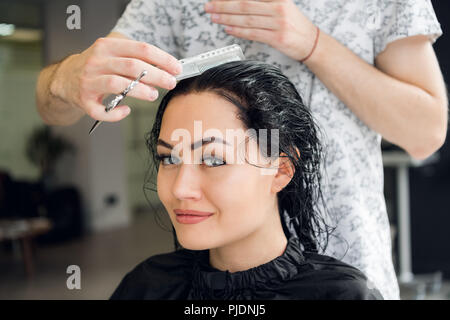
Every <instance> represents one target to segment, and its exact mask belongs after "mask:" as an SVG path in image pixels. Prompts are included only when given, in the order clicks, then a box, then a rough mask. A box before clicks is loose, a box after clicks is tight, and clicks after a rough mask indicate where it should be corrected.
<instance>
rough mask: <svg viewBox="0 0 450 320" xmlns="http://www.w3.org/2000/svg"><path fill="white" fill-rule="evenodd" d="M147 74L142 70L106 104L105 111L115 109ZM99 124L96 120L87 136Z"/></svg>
mask: <svg viewBox="0 0 450 320" xmlns="http://www.w3.org/2000/svg"><path fill="white" fill-rule="evenodd" d="M146 74H147V70H144V71H142V72H141V74H140V75H139V77H137V78H136V80H133V81H132V82H131V83H130V84H129V85H128V87H127V88H126V89H125V90H123V91H122V92H121V93H119V94H118V95H116V96H115V97H114V99H113V100H111V102H109V103H108V105H107V106H106V107H105V111H106V112H109V111H110V110H112V109H114V108H115V107H117V106H118V105H119V103H120V102H121V101H122V100H123V99H124V98H125V96H126V95H127V94H128V92H130V91H131V89H133V88H134V87H135V86H136V85H137V84H138V83H139V81H140V80H141V79H142V77H143V76H145V75H146ZM100 123H102V121H100V120H97V121H95V123H94V125H93V126H92V128H91V130H89V134H91V133H92V132H93V131H94V130H95V128H97V127H98V126H99V125H100Z"/></svg>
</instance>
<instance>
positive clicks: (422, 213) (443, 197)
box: [410, 0, 450, 278]
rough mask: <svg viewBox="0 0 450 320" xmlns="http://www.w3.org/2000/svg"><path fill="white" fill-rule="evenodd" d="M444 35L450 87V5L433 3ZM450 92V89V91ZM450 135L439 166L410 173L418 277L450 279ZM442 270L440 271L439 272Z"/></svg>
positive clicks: (439, 46) (440, 51) (440, 49)
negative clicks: (438, 274) (440, 275)
mask: <svg viewBox="0 0 450 320" xmlns="http://www.w3.org/2000/svg"><path fill="white" fill-rule="evenodd" d="M432 3H433V6H434V9H435V12H436V15H437V17H438V20H439V22H440V23H441V27H442V30H443V32H444V34H443V35H442V36H441V37H440V38H439V39H438V40H437V41H436V43H435V44H434V49H435V51H436V55H437V57H438V59H439V63H440V66H441V68H442V72H443V74H444V78H445V81H446V83H448V81H449V79H450V59H449V58H450V19H449V13H450V1H442V0H434V1H432ZM447 89H448V87H447ZM449 136H450V134H449V132H448V131H447V140H446V142H445V144H444V146H443V147H442V148H441V149H440V150H439V157H440V160H439V162H437V163H436V164H433V165H429V166H425V167H419V168H412V169H410V183H411V189H410V192H411V238H412V258H413V272H414V273H417V274H419V273H428V272H434V271H438V270H441V271H443V272H444V276H445V278H450V142H449V140H450V138H449ZM436 268H439V269H436Z"/></svg>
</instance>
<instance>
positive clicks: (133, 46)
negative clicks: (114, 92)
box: [96, 38, 182, 75]
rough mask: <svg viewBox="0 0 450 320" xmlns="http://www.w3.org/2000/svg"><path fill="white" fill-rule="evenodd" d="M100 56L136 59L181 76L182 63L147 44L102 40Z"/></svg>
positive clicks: (97, 44)
mask: <svg viewBox="0 0 450 320" xmlns="http://www.w3.org/2000/svg"><path fill="white" fill-rule="evenodd" d="M96 50H97V52H98V53H99V55H103V54H105V53H108V54H109V55H112V56H116V57H126V58H135V59H139V60H142V61H144V62H146V63H149V64H152V65H155V66H157V67H158V68H159V69H162V70H165V71H166V72H169V73H171V74H173V75H176V74H179V73H180V72H181V71H182V70H181V68H182V67H181V63H180V62H179V61H178V60H177V59H176V58H175V57H173V56H172V55H170V54H169V53H167V52H165V51H163V50H161V49H159V48H157V47H155V46H153V45H150V44H148V43H145V42H139V41H134V40H128V39H117V38H100V39H98V40H97V41H96Z"/></svg>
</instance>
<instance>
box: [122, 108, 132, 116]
mask: <svg viewBox="0 0 450 320" xmlns="http://www.w3.org/2000/svg"><path fill="white" fill-rule="evenodd" d="M130 112H131V109H130V108H127V109H125V111H124V112H123V114H124V115H126V116H127V115H129V114H130Z"/></svg>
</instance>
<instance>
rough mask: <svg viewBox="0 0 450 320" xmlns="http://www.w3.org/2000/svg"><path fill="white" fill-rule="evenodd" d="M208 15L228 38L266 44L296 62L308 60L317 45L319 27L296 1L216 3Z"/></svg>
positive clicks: (209, 7) (218, 0)
mask: <svg viewBox="0 0 450 320" xmlns="http://www.w3.org/2000/svg"><path fill="white" fill-rule="evenodd" d="M205 11H206V12H207V13H210V14H211V20H212V21H213V22H216V23H219V24H223V25H225V26H226V27H225V31H226V32H227V33H228V34H230V35H233V36H236V37H239V38H244V39H247V40H254V41H259V42H263V43H266V44H268V45H270V46H272V47H273V48H275V49H278V50H279V51H281V52H283V53H284V54H286V55H287V56H289V57H291V58H292V59H294V60H302V59H303V58H305V57H306V56H307V55H308V54H309V53H310V51H311V48H312V47H313V45H314V40H315V36H316V27H315V26H314V24H313V23H312V22H311V21H310V20H308V18H306V17H305V15H303V13H302V12H301V11H300V10H299V9H298V7H297V6H296V5H295V4H294V3H293V2H292V0H255V1H248V0H237V1H233V0H213V1H209V2H207V3H206V4H205Z"/></svg>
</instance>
